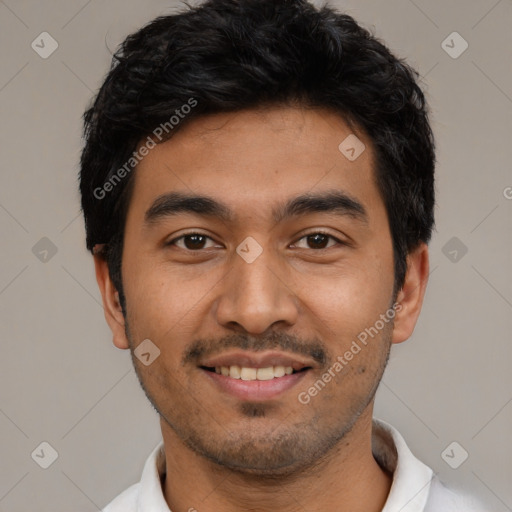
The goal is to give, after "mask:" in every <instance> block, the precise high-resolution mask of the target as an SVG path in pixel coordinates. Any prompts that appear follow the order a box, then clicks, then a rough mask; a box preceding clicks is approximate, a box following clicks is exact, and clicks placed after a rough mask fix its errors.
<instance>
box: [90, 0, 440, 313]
mask: <svg viewBox="0 0 512 512" xmlns="http://www.w3.org/2000/svg"><path fill="white" fill-rule="evenodd" d="M184 3H185V5H186V6H187V9H186V10H185V11H183V12H180V13H177V14H174V15H166V16H160V17H158V18H155V19H154V20H153V21H151V22H150V23H148V24H147V25H146V26H144V27H143V28H141V29H140V30H138V31H137V32H135V33H133V34H131V35H129V36H128V37H127V38H126V39H125V40H124V42H123V43H122V44H121V45H120V47H119V49H118V50H117V52H116V53H115V54H114V56H113V59H112V65H111V68H110V71H109V72H108V74H107V76H106V78H105V80H104V82H103V85H102V86H101V88H100V90H99V92H98V93H97V95H96V97H95V98H94V99H93V101H92V103H91V105H90V106H89V107H88V109H87V110H86V112H85V113H84V139H85V146H84V148H83V151H82V155H81V161H80V165H81V169H80V192H81V198H82V210H83V214H84V218H85V226H86V237H87V238H86V245H87V248H88V249H89V250H90V251H93V249H94V246H95V244H105V246H104V247H105V252H104V257H105V258H106V259H107V262H108V266H109V273H110V275H111V278H112V281H113V283H114V286H115V287H116V289H117V290H118V291H119V295H120V298H121V305H122V306H123V311H125V300H124V296H123V289H122V280H121V263H122V262H121V260H122V250H123V237H124V225H125V219H126V212H127V209H128V204H129V201H130V197H131V193H132V188H133V174H134V173H133V172H130V171H131V170H132V169H135V168H136V163H137V158H138V157H139V156H140V155H138V153H137V152H136V149H137V147H139V145H140V143H141V141H144V140H147V141H148V144H149V141H150V139H151V140H152V141H153V143H154V142H156V141H155V129H158V127H165V130H162V129H160V132H161V133H160V132H157V133H158V139H159V141H165V140H167V139H169V138H170V137H171V136H172V135H173V134H174V133H175V132H177V131H178V130H179V129H180V128H181V127H183V126H184V125H185V124H186V123H188V122H190V121H191V120H192V119H196V118H198V117H200V116H202V115H206V114H212V113H221V112H236V111H240V110H246V109H251V108H261V107H267V106H268V107H272V106H290V105H299V106H303V107H308V108H310V107H312V108H327V109H330V110H331V111H333V112H336V113H338V114H339V115H340V116H341V117H342V118H343V120H344V121H345V122H346V123H347V124H348V125H349V126H350V127H351V128H353V129H354V131H355V132H356V131H357V130H360V131H361V132H362V133H365V134H366V135H367V136H368V137H369V139H370V140H371V141H372V144H373V148H374V151H375V155H376V169H375V179H376V183H377V185H378V188H379V192H380V193H381V195H382V198H383V201H384V204H385V206H386V210H387V214H388V218H389V226H390V232H391V237H392V242H393V252H394V266H395V293H396V292H397V291H398V290H399V289H400V288H401V287H402V286H403V282H404V278H405V273H406V270H407V261H406V258H407V254H408V252H410V251H412V250H413V249H414V248H416V247H417V246H418V245H419V243H421V242H425V243H428V242H429V241H430V237H431V233H432V229H433V227H434V168H435V151H434V149H435V148H434V137H433V133H432V130H431V127H430V124H429V119H428V117H429V112H428V106H427V102H426V100H425V96H424V94H423V92H422V90H421V89H420V87H419V85H418V83H417V82H418V81H419V75H418V73H417V71H415V70H414V69H413V68H411V67H410V66H409V65H408V64H406V62H405V61H404V60H403V59H400V58H398V57H396V56H394V55H393V54H392V53H391V52H390V50H389V49H388V48H387V47H386V46H385V45H384V44H383V43H382V42H380V41H379V40H378V39H377V38H376V37H375V36H374V35H372V34H371V33H370V32H369V31H368V30H367V29H365V28H363V27H361V26H360V25H359V24H358V23H357V22H356V21H355V20H354V19H353V18H352V17H351V16H349V15H347V14H342V13H339V12H337V11H336V10H334V9H333V8H331V7H329V6H327V5H324V6H322V7H320V8H317V7H315V6H314V5H312V4H311V3H309V2H308V1H306V0H208V1H206V2H204V3H202V4H200V5H198V6H191V5H189V4H188V3H186V2H184ZM185 105H188V106H189V108H187V109H185V108H184V106H185ZM181 114H186V115H181ZM173 118H174V119H173ZM164 131H165V133H164ZM162 135H163V136H162ZM146 138H147V139H146ZM340 142H341V141H340ZM135 157H137V158H135ZM123 169H124V171H123Z"/></svg>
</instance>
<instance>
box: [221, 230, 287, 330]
mask: <svg viewBox="0 0 512 512" xmlns="http://www.w3.org/2000/svg"><path fill="white" fill-rule="evenodd" d="M251 244H253V245H251ZM258 245H259V244H258ZM244 250H245V252H244ZM237 253H238V254H237V255H236V256H235V258H234V261H233V263H232V265H233V266H232V268H231V270H230V272H229V273H228V274H227V276H226V281H225V284H224V288H223V290H222V293H221V296H220V298H219V304H218V308H217V316H218V321H219V323H221V324H224V325H225V324H229V323H237V324H239V325H241V326H242V327H243V328H244V329H245V330H247V331H248V332H254V333H256V332H264V331H265V330H266V329H268V328H269V327H270V326H271V325H272V324H274V323H276V322H280V321H281V322H284V323H286V324H293V323H295V321H296V318H297V307H296V297H295V296H294V293H293V291H292V290H290V288H289V287H288V286H287V285H286V282H285V276H279V274H278V273H279V268H280V266H279V262H278V261H277V259H275V258H273V254H272V252H271V251H270V250H269V249H263V247H261V246H260V249H258V248H257V247H256V246H255V245H254V243H253V242H252V241H251V240H248V241H247V245H245V244H244V243H242V244H240V246H239V247H238V248H237ZM249 256H250V257H249ZM271 269H272V270H271Z"/></svg>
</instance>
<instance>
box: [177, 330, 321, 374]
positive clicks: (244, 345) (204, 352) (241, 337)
mask: <svg viewBox="0 0 512 512" xmlns="http://www.w3.org/2000/svg"><path fill="white" fill-rule="evenodd" d="M229 348H238V349H241V350H250V351H254V352H262V351H264V350H269V349H278V350H282V351H284V352H289V353H292V354H293V353H295V354H300V355H302V356H306V357H310V358H311V359H313V360H314V361H315V362H317V363H318V364H320V365H322V366H323V365H325V363H326V362H327V360H328V357H329V352H328V351H327V349H326V348H325V347H324V345H323V344H322V342H321V341H320V340H319V339H318V338H313V339H312V340H311V341H305V340H300V339H299V338H297V337H296V336H293V335H291V334H287V333H276V332H270V333H269V334H268V335H266V336H264V337H255V336H249V335H246V334H241V333H240V334H238V333H237V334H232V335H229V336H224V337H223V338H219V339H213V338H205V339H198V340H195V341H193V342H192V344H191V345H190V347H189V348H188V349H187V350H186V351H185V353H184V355H183V358H182V364H183V365H186V364H188V363H198V362H199V360H200V359H202V358H205V357H208V356H211V355H214V354H217V353H219V352H223V351H224V350H226V349H229Z"/></svg>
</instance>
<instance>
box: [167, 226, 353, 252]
mask: <svg viewBox="0 0 512 512" xmlns="http://www.w3.org/2000/svg"><path fill="white" fill-rule="evenodd" d="M191 235H199V236H203V237H205V238H208V239H210V240H213V238H211V237H210V236H208V235H205V234H204V233H200V232H197V231H190V232H189V233H183V234H182V235H180V236H179V237H176V238H173V239H172V240H170V241H169V242H167V243H166V244H165V245H166V246H172V245H176V242H177V241H178V240H181V239H182V238H185V237H187V236H191ZM311 235H324V236H326V237H328V238H330V239H332V240H334V241H335V242H337V244H338V245H345V246H346V245H348V243H347V242H343V241H341V240H339V239H338V238H336V237H335V236H333V235H331V234H330V233H328V232H326V231H322V230H315V231H311V232H310V233H305V234H304V235H302V236H301V237H300V238H299V239H298V240H297V242H298V241H300V240H302V239H303V238H307V237H308V236H311ZM295 243H296V242H295ZM332 247H334V246H331V247H324V248H322V249H311V250H312V251H315V252H320V251H326V250H327V249H331V248H332ZM180 249H183V250H184V251H188V252H201V251H202V250H204V249H197V250H193V249H187V248H182V247H180Z"/></svg>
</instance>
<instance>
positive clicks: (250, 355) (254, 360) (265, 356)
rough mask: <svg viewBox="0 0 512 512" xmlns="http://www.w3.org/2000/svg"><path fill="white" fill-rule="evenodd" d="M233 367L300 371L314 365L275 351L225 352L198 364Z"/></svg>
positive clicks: (213, 366)
mask: <svg viewBox="0 0 512 512" xmlns="http://www.w3.org/2000/svg"><path fill="white" fill-rule="evenodd" d="M234 365H238V366H240V367H246V368H267V367H269V366H285V367H286V366H291V367H292V368H293V369H294V370H296V371H299V370H302V368H306V367H311V368H313V367H314V366H315V365H314V363H312V362H311V361H309V360H307V359H305V358H301V357H298V356H295V355H291V354H286V353H284V352H275V351H272V352H263V353H256V352H247V351H236V352H226V353H223V354H219V355H217V356H212V357H209V358H205V359H204V360H202V361H201V362H200V364H199V366H206V367H208V368H215V367H219V366H234Z"/></svg>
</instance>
